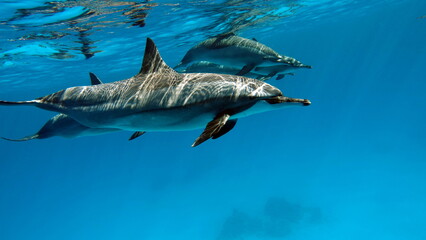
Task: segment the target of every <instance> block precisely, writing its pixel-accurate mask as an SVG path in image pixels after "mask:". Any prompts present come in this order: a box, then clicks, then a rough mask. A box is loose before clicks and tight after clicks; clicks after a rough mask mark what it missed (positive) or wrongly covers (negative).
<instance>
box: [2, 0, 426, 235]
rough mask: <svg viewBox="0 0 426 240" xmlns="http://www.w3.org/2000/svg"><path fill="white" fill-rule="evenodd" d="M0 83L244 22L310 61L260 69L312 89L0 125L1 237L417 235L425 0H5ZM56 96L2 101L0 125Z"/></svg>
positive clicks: (250, 34) (33, 88)
mask: <svg viewBox="0 0 426 240" xmlns="http://www.w3.org/2000/svg"><path fill="white" fill-rule="evenodd" d="M0 13H1V14H0V35H1V39H0V44H1V45H0V48H1V49H0V50H1V52H0V99H2V100H10V101H17V100H30V99H34V98H36V97H40V96H44V95H47V94H50V93H52V92H56V91H58V90H61V89H64V88H67V87H71V86H81V85H89V75H88V73H89V72H94V73H95V74H97V76H99V78H100V79H101V80H102V81H103V82H112V81H118V80H122V79H125V78H129V77H131V76H133V75H135V74H136V73H137V72H138V71H139V69H140V65H141V60H142V56H143V52H144V47H145V42H146V38H147V37H150V38H152V39H153V40H154V41H155V43H156V45H157V47H158V48H159V51H160V53H161V55H162V57H163V59H164V60H165V61H166V63H168V64H169V65H170V66H175V65H177V64H178V63H179V61H180V60H181V58H182V57H183V55H184V54H185V53H186V51H187V50H188V49H189V48H191V47H192V46H194V45H195V44H196V43H198V42H200V41H203V40H205V39H206V38H209V37H212V36H215V35H217V34H221V33H224V32H235V33H236V34H238V35H239V36H242V37H245V38H256V39H257V40H258V41H259V42H261V43H263V44H265V45H267V46H269V47H271V48H273V49H274V50H276V51H277V52H279V53H281V54H283V55H287V56H292V57H295V58H297V59H298V60H300V61H302V62H303V63H305V64H309V65H312V67H313V68H312V69H305V70H300V71H298V72H296V74H295V76H286V77H285V78H284V79H282V80H275V79H271V80H269V81H268V83H270V84H272V85H274V86H276V87H278V88H280V89H281V90H282V91H283V93H284V94H285V95H286V96H291V97H298V98H307V99H309V100H311V101H312V105H311V106H309V107H304V108H288V109H281V110H277V111H272V112H266V113H262V114H258V115H253V116H250V117H247V118H243V119H240V120H239V122H238V124H237V126H236V127H235V128H234V129H233V130H232V131H231V132H230V133H228V134H227V135H226V136H223V137H221V138H220V139H218V140H211V141H207V142H206V143H204V144H202V145H200V146H198V147H196V148H191V147H190V146H191V143H192V142H193V141H194V140H195V139H196V138H197V137H198V136H199V134H200V133H201V132H202V129H199V130H194V131H183V132H153V133H147V134H145V135H144V136H141V137H140V138H138V139H135V140H133V141H130V142H129V141H128V140H127V139H128V138H129V136H130V135H131V132H117V133H110V134H105V135H99V136H92V137H81V138H75V139H64V138H59V137H56V138H49V139H44V140H32V141H27V142H9V141H3V140H2V141H1V142H0V239H2V240H9V239H10V240H15V239H26V240H28V239H44V240H48V239H64V240H68V239H147V240H148V239H149V240H151V239H186V240H187V239H203V240H234V239H236V240H258V239H268V240H269V239H291V240H298V239H305V240H306V239H316V240H317V239H327V240H330V239H354V240H355V239H411V240H416V239H418V240H421V239H426V228H425V226H426V127H425V123H426V104H425V101H426V98H425V92H426V44H425V43H426V1H424V0H398V1H393V0H370V1H367V0H360V1H349V0H341V1H332V0H300V1H297V0H286V1H283V0H280V1H278V0H276V1H274V0H270V1H250V0H248V1H241V0H228V1H223V0H222V1H219V0H218V1H213V0H204V1H197V0H195V1H164V0H158V1H138V2H124V1H123V2H121V1H52V2H45V1H0ZM54 115H55V113H53V112H48V111H44V110H41V109H38V108H35V107H13V106H12V107H5V106H1V107H0V136H2V137H9V138H20V137H24V136H27V135H31V134H33V133H35V132H37V131H38V130H39V128H40V127H41V126H42V125H43V124H44V123H45V122H46V121H47V120H48V119H49V118H51V117H52V116H54Z"/></svg>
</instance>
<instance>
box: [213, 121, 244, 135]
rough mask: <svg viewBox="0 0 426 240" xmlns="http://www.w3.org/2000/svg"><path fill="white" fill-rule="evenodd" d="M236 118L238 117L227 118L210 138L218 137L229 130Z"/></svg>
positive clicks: (235, 122) (233, 125)
mask: <svg viewBox="0 0 426 240" xmlns="http://www.w3.org/2000/svg"><path fill="white" fill-rule="evenodd" d="M237 120H238V119H232V120H228V121H227V122H226V123H225V125H223V127H222V128H221V129H220V130H219V131H218V132H217V133H215V134H214V135H213V136H212V139H216V138H220V137H222V136H223V135H225V134H226V133H228V132H229V131H231V130H232V129H233V128H234V127H235V124H237Z"/></svg>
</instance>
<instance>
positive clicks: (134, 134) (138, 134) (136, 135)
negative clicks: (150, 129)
mask: <svg viewBox="0 0 426 240" xmlns="http://www.w3.org/2000/svg"><path fill="white" fill-rule="evenodd" d="M145 133H146V132H142V131H138V132H134V133H133V134H132V136H130V138H129V141H131V140H133V139H135V138H137V137H140V136H142V135H144V134H145Z"/></svg>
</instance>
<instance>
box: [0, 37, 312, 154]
mask: <svg viewBox="0 0 426 240" xmlns="http://www.w3.org/2000/svg"><path fill="white" fill-rule="evenodd" d="M309 104H310V101H309V100H306V99H295V98H289V97H285V96H283V94H282V92H281V91H280V90H279V89H278V88H275V87H273V86H271V85H269V84H267V83H265V82H262V81H258V80H256V79H251V78H246V77H242V76H233V75H223V74H212V73H188V74H179V73H177V72H176V71H174V70H173V69H172V68H170V67H169V66H167V64H166V63H165V62H164V61H163V59H162V58H161V56H160V54H159V52H158V50H157V48H156V46H155V44H154V42H153V41H152V40H151V39H149V38H148V39H147V43H146V48H145V56H144V60H143V63H142V68H141V71H140V72H139V73H138V74H137V75H135V76H133V77H131V78H129V79H126V80H122V81H117V82H113V83H106V84H98V85H93V86H82V87H71V88H67V89H64V90H61V91H59V92H56V93H53V94H50V95H47V96H45V97H40V98H37V99H35V100H31V101H21V102H9V101H0V105H35V106H37V107H39V108H42V109H46V110H49V111H55V112H59V113H63V114H66V115H68V116H69V117H71V118H73V119H74V120H76V121H78V122H79V123H80V124H82V125H84V126H87V127H90V128H114V129H121V130H129V131H149V132H154V131H178V130H188V129H197V128H203V127H205V130H204V131H203V133H202V134H201V135H200V137H199V138H197V140H196V141H195V142H194V144H193V146H197V145H199V144H201V143H202V142H204V141H206V140H208V139H210V138H218V137H220V136H222V135H223V134H225V133H226V132H228V131H230V130H231V129H232V128H233V126H234V125H235V123H236V119H238V118H240V117H244V116H248V115H251V114H254V113H259V112H264V111H268V110H272V109H276V108H281V107H284V106H290V105H300V106H306V105H309Z"/></svg>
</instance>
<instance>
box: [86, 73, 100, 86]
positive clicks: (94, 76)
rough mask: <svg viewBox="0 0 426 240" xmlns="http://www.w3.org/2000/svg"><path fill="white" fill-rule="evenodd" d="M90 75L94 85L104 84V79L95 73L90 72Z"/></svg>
mask: <svg viewBox="0 0 426 240" xmlns="http://www.w3.org/2000/svg"><path fill="white" fill-rule="evenodd" d="M89 75H90V82H91V83H92V85H98V84H102V81H101V80H100V79H99V78H98V77H97V76H96V75H95V74H94V73H89Z"/></svg>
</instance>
